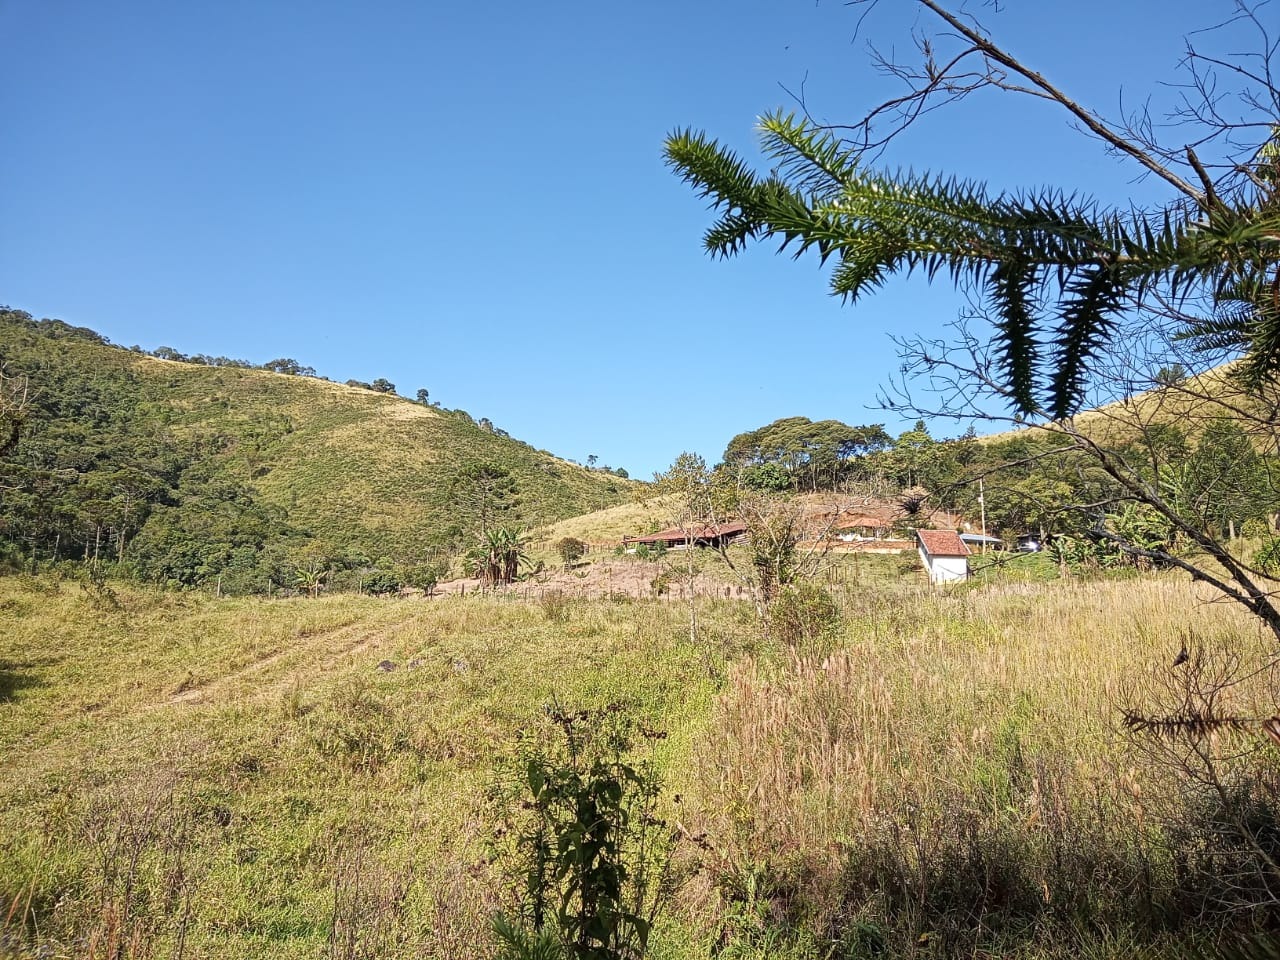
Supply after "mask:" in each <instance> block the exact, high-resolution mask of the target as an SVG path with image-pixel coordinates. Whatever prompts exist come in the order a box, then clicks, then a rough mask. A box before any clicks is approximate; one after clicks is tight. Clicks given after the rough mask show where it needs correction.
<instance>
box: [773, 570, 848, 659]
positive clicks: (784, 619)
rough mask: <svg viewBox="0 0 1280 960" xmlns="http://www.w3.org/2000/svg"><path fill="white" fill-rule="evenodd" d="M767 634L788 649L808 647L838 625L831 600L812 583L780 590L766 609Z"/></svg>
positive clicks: (833, 603)
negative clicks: (767, 618)
mask: <svg viewBox="0 0 1280 960" xmlns="http://www.w3.org/2000/svg"><path fill="white" fill-rule="evenodd" d="M768 617H769V630H770V633H771V634H772V635H773V636H774V637H776V638H778V639H779V640H781V641H782V642H783V643H785V644H787V645H788V646H790V647H799V646H802V645H804V646H812V645H814V644H817V643H819V642H821V641H824V640H826V639H828V638H829V637H830V636H831V635H832V634H834V633H835V631H836V630H837V629H838V628H839V626H840V608H839V607H838V606H837V605H836V601H835V598H834V597H832V596H831V594H830V593H828V592H827V591H826V590H825V589H823V588H822V587H821V586H819V585H818V584H816V583H813V582H812V581H807V580H802V581H800V582H799V583H793V584H789V585H788V586H786V587H784V588H783V589H782V590H781V591H780V592H779V593H778V596H777V599H775V600H774V601H773V603H772V604H771V605H770V607H769V614H768Z"/></svg>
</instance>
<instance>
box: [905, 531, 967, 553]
mask: <svg viewBox="0 0 1280 960" xmlns="http://www.w3.org/2000/svg"><path fill="white" fill-rule="evenodd" d="M916 536H917V537H919V538H920V542H921V543H922V544H923V545H924V551H925V553H927V554H929V555H930V556H932V557H967V556H968V555H969V547H968V545H967V544H966V543H965V542H964V541H963V540H961V539H960V534H958V533H956V532H955V531H954V530H917V531H916Z"/></svg>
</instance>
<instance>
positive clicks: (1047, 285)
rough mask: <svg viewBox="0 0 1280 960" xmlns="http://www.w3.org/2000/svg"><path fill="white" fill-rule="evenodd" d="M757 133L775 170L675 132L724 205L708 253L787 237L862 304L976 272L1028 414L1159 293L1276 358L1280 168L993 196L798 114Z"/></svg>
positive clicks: (1074, 397)
mask: <svg viewBox="0 0 1280 960" xmlns="http://www.w3.org/2000/svg"><path fill="white" fill-rule="evenodd" d="M759 130H760V135H761V141H762V150H763V152H764V154H765V156H766V158H767V159H768V160H769V162H770V164H771V168H770V172H769V173H768V174H757V173H756V172H755V171H753V170H752V169H751V168H750V166H749V165H748V164H747V163H746V162H745V161H744V160H743V159H742V158H740V157H739V156H737V155H736V154H735V153H734V152H733V151H731V150H729V149H727V148H725V147H724V146H722V145H720V144H719V143H718V142H717V141H715V140H714V139H711V138H710V137H708V136H707V135H706V134H704V133H700V132H695V131H692V130H688V129H686V130H682V131H677V132H675V133H673V134H671V135H670V136H669V137H668V138H667V142H666V157H667V162H668V164H669V165H670V166H671V167H673V168H674V169H675V170H676V172H677V173H678V174H679V175H680V177H681V178H682V179H683V180H684V181H685V182H687V183H689V184H690V185H692V186H693V188H694V189H695V190H696V191H697V192H698V194H699V196H702V197H705V198H708V199H709V200H710V201H711V205H712V207H713V208H714V209H716V210H717V211H719V213H720V217H719V219H718V220H717V221H716V222H715V223H714V224H713V225H712V226H711V227H710V228H709V229H708V230H707V232H706V234H705V236H704V244H705V246H706V249H707V250H708V252H710V253H712V254H714V255H717V256H722V257H728V256H732V255H734V254H736V253H738V252H740V251H741V250H743V249H744V248H745V247H746V245H747V244H748V243H750V242H752V241H756V240H765V239H770V238H777V239H780V240H781V241H782V249H788V248H791V249H792V250H793V251H794V255H795V256H797V257H798V256H800V255H802V254H804V253H806V252H808V251H810V250H812V251H814V252H816V253H817V255H818V257H819V259H820V260H821V261H822V262H824V263H825V262H826V261H827V260H829V259H833V258H834V261H835V268H834V270H833V271H832V276H831V289H832V292H833V293H836V294H839V295H841V296H843V297H845V298H847V299H849V300H852V301H856V300H857V299H859V298H860V297H862V296H864V295H866V294H868V293H870V292H872V291H874V290H875V289H876V288H877V287H879V286H881V285H882V284H883V283H884V282H885V281H886V280H887V279H888V278H889V277H890V276H892V275H893V274H896V273H908V274H909V273H912V272H915V271H920V272H922V273H924V274H925V275H926V276H927V277H928V278H930V279H933V278H934V277H935V276H937V275H938V274H945V275H946V276H948V277H949V279H950V280H951V281H952V282H953V283H955V284H957V285H959V284H972V285H973V287H974V288H975V289H977V290H980V291H981V295H982V298H983V300H984V302H985V306H986V307H987V308H988V309H989V312H990V315H991V316H992V317H993V318H994V323H995V331H994V338H993V339H994V346H995V348H996V357H997V361H998V364H999V368H1000V374H1001V379H1002V380H1003V383H1004V387H1005V389H1006V390H1007V395H1008V397H1009V399H1010V401H1011V403H1012V405H1013V406H1014V408H1015V409H1016V410H1018V411H1020V412H1023V413H1033V412H1040V411H1044V412H1047V413H1048V415H1049V416H1051V417H1053V418H1059V417H1063V416H1066V415H1068V414H1070V413H1073V412H1074V411H1075V410H1076V409H1077V408H1078V407H1079V406H1080V404H1081V402H1082V400H1083V399H1084V396H1085V390H1086V386H1087V382H1088V376H1089V372H1090V366H1091V364H1092V362H1093V361H1094V360H1095V359H1096V358H1097V357H1098V355H1099V353H1100V351H1102V350H1103V349H1105V348H1106V347H1107V345H1108V344H1109V343H1110V341H1111V339H1112V336H1113V334H1114V332H1115V328H1116V324H1117V322H1118V320H1119V319H1120V316H1121V314H1122V313H1123V312H1124V311H1125V310H1127V309H1130V308H1131V307H1133V306H1134V305H1135V304H1138V303H1141V302H1142V301H1143V300H1144V299H1145V298H1148V297H1150V296H1152V295H1154V294H1159V295H1161V296H1162V297H1164V298H1165V299H1166V300H1172V301H1173V302H1175V303H1178V304H1183V303H1187V302H1189V301H1191V300H1193V299H1194V298H1197V297H1207V298H1208V300H1209V301H1210V303H1211V305H1212V306H1213V307H1214V308H1215V309H1216V311H1217V313H1216V315H1215V317H1214V319H1213V324H1212V326H1213V329H1211V330H1210V329H1202V328H1200V327H1198V326H1196V321H1195V320H1194V319H1192V320H1190V322H1187V321H1186V320H1185V319H1183V318H1179V321H1178V325H1179V329H1180V330H1181V332H1182V333H1184V334H1191V335H1198V334H1201V333H1212V334H1214V335H1215V336H1216V337H1217V338H1218V339H1219V340H1220V338H1221V336H1222V334H1223V330H1222V329H1220V328H1221V327H1223V326H1224V325H1225V329H1226V331H1227V333H1228V335H1229V336H1230V337H1232V338H1234V340H1233V342H1234V343H1235V344H1236V345H1239V346H1241V347H1242V348H1243V350H1244V352H1245V353H1246V354H1247V356H1248V358H1249V365H1248V370H1249V371H1250V373H1251V374H1252V375H1253V376H1254V377H1255V378H1256V377H1262V376H1267V375H1269V374H1271V373H1273V372H1275V371H1276V370H1277V369H1280V302H1277V300H1276V298H1275V296H1274V288H1275V284H1276V282H1277V272H1276V261H1277V258H1278V257H1280V240H1277V237H1280V205H1278V204H1277V202H1276V196H1275V191H1274V187H1275V179H1274V177H1271V176H1269V175H1268V176H1262V175H1255V176H1254V177H1253V178H1245V179H1244V180H1242V183H1241V186H1240V187H1239V188H1238V189H1237V190H1236V191H1235V193H1234V194H1233V195H1231V196H1221V195H1219V196H1213V197H1211V198H1209V199H1207V200H1205V201H1204V202H1203V203H1201V204H1199V205H1197V204H1194V203H1191V202H1190V201H1189V200H1187V199H1186V198H1181V199H1179V200H1176V201H1174V202H1171V203H1170V204H1168V205H1167V206H1165V207H1162V208H1156V209H1150V210H1114V209H1105V208H1102V207H1100V206H1099V205H1097V204H1096V203H1093V202H1091V201H1089V200H1086V199H1082V198H1080V197H1077V196H1074V195H1071V194H1067V193H1064V192H1063V191H1061V190H1058V189H1054V188H1045V189H1040V190H1034V191H1027V192H1024V193H1001V194H997V195H994V196H993V195H992V194H990V193H989V192H988V191H987V189H986V188H985V187H984V186H983V185H981V184H978V183H974V182H968V181H962V180H958V179H955V178H948V177H945V176H940V175H928V174H924V175H918V174H913V173H900V172H899V173H891V172H886V171H882V170H875V169H871V168H870V167H868V166H867V165H866V164H865V163H864V162H863V159H862V156H861V153H860V151H859V150H857V149H855V148H851V147H849V146H847V145H846V144H845V143H844V142H843V141H842V140H841V139H840V137H839V136H838V135H837V134H836V133H834V132H832V131H831V130H830V129H829V128H826V127H823V126H820V125H818V124H816V123H814V122H813V121H811V120H809V119H807V118H802V117H798V116H796V115H795V114H794V113H783V112H781V111H778V112H774V113H771V114H769V115H767V116H765V117H764V118H763V119H762V120H761V121H760V124H759ZM1276 162H1277V161H1276V159H1275V158H1274V157H1273V156H1271V155H1266V154H1264V155H1261V156H1260V158H1259V162H1258V166H1259V169H1260V170H1261V171H1262V172H1263V173H1265V174H1270V173H1272V172H1273V171H1274V168H1275V165H1276ZM1215 342H1217V341H1216V340H1215Z"/></svg>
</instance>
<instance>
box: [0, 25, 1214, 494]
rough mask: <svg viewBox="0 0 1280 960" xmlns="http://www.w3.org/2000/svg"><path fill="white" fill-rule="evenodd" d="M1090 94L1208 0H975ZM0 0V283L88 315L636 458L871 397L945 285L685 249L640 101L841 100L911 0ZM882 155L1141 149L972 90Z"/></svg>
mask: <svg viewBox="0 0 1280 960" xmlns="http://www.w3.org/2000/svg"><path fill="white" fill-rule="evenodd" d="M969 8H970V9H973V10H974V11H975V12H977V13H978V14H980V15H981V16H982V18H983V20H984V22H985V23H986V24H987V25H988V27H989V28H990V30H991V32H992V33H993V35H994V36H995V37H996V38H997V39H999V40H1001V41H1002V42H1003V43H1004V44H1005V45H1006V46H1007V47H1008V48H1010V49H1011V50H1013V51H1014V52H1015V53H1017V54H1019V55H1021V56H1022V57H1023V58H1024V59H1025V60H1026V61H1027V62H1029V63H1031V64H1033V65H1035V66H1036V67H1037V68H1039V69H1040V70H1042V71H1043V72H1044V73H1046V74H1047V75H1048V76H1049V77H1050V78H1051V79H1053V80H1054V81H1055V82H1057V83H1058V84H1059V85H1060V86H1062V87H1064V88H1066V89H1068V90H1069V91H1070V92H1072V93H1073V94H1074V95H1076V96H1077V97H1078V98H1079V99H1081V100H1082V101H1083V102H1084V103H1086V104H1087V105H1089V106H1093V107H1096V108H1098V109H1100V110H1103V111H1108V112H1115V110H1116V108H1117V106H1118V104H1119V95H1120V91H1121V90H1123V91H1124V92H1125V96H1126V102H1135V101H1136V100H1137V99H1140V98H1142V97H1145V96H1146V95H1147V94H1148V93H1152V92H1154V93H1155V94H1156V96H1157V98H1159V97H1162V96H1167V94H1168V91H1167V90H1162V89H1161V88H1160V87H1159V86H1158V85H1157V81H1159V80H1169V79H1173V78H1174V77H1175V76H1176V74H1175V68H1176V64H1177V60H1178V56H1179V54H1180V52H1181V50H1182V36H1183V35H1184V34H1185V33H1186V32H1187V31H1188V30H1190V29H1193V28H1195V27H1200V26H1205V25H1206V24H1207V23H1209V22H1212V21H1213V20H1214V19H1215V13H1221V14H1222V15H1225V14H1226V12H1227V10H1228V4H1226V3H1219V4H1217V5H1214V4H1192V3H1190V2H1186V0H1162V2H1151V0H1123V2H1119V3H1117V2H1115V0H1111V2H1108V3H1103V2H1098V0H1078V2H1072V3H1066V2H1059V0H1053V2H1050V0H1015V2H1011V3H1005V4H1002V5H1001V10H1000V12H998V13H996V12H992V9H991V8H990V7H989V6H987V5H984V4H973V3H971V4H969ZM858 14H859V11H858V10H857V9H854V8H850V7H849V6H846V5H845V4H843V3H839V2H827V0H822V2H819V3H814V2H812V0H807V2H800V0H772V2H766V0H734V2H730V0H686V2H681V3H676V2H667V0H654V2H649V3H643V4H639V3H635V4H626V5H621V4H608V3H599V2H594V3H586V2H577V0H574V2H557V0H552V2H549V3H543V4H526V3H514V2H505V0H502V2H494V3H489V4H468V3H455V4H442V3H432V2H412V3H411V2H390V0H371V2H368V3H360V4H356V3H352V2H347V3H326V2H314V0H308V2H301V0H299V2H284V0H274V2H265V3H262V2H247V0H242V2H226V3H207V4H190V3H172V2H150V3H148V2H133V0H121V2H116V3H110V4H104V3H97V2H63V0H42V2H37V0H27V2H22V0H0V36H3V37H5V39H6V69H5V82H4V83H3V84H0V136H2V138H3V141H4V143H5V148H4V150H3V151H0V218H2V222H3V223H4V230H3V232H2V233H0V303H8V304H9V305H11V306H14V307H18V308H21V309H25V310H28V311H29V312H31V313H33V314H35V315H36V316H41V317H44V316H48V317H60V318H62V319H64V320H67V321H68V322H71V323H75V324H80V325H84V326H89V327H92V328H94V329H96V330H98V331H99V332H101V333H103V334H105V335H106V336H108V337H110V338H111V339H112V340H113V341H114V342H116V343H120V344H124V345H131V344H140V345H142V346H144V347H146V348H148V349H152V348H155V347H157V346H161V345H168V346H172V347H175V348H176V349H178V350H181V351H183V352H185V353H207V354H214V355H217V354H224V355H227V356H232V357H241V358H244V359H248V360H252V361H254V362H263V361H266V360H270V359H272V358H275V357H281V356H288V357H293V358H296V359H297V360H299V361H301V362H302V363H304V364H309V365H311V366H314V367H315V368H316V369H317V370H318V371H319V372H320V373H321V374H323V375H325V376H328V377H330V378H332V379H335V380H345V379H348V378H352V377H354V378H357V379H361V380H372V379H375V378H377V377H386V378H387V379H389V380H391V381H392V382H393V383H395V384H396V385H397V387H398V389H399V392H400V393H402V394H405V395H407V396H413V394H414V392H415V391H416V390H417V389H418V388H419V387H426V388H427V389H428V390H429V391H430V393H431V397H432V399H433V400H439V401H440V402H442V403H443V404H444V405H445V406H448V407H462V408H464V409H466V410H468V411H469V412H470V413H471V414H472V415H473V416H476V417H477V418H478V417H482V416H483V417H488V418H490V419H491V420H493V422H494V423H495V424H496V425H497V426H499V427H502V428H504V429H506V430H508V431H510V432H511V433H512V434H513V435H514V436H517V437H519V438H521V439H524V440H527V441H528V442H530V443H532V444H534V445H535V446H538V447H545V448H547V449H550V450H552V451H553V452H555V453H557V454H560V455H562V456H567V457H571V458H574V459H578V460H585V459H586V457H587V456H588V455H590V454H595V455H597V456H598V457H599V458H600V460H601V462H602V463H607V464H611V465H613V466H622V467H626V468H627V469H628V470H630V471H631V472H632V474H633V475H636V476H648V475H649V474H651V473H652V472H653V471H655V470H659V469H662V468H663V467H665V466H666V465H667V464H669V463H670V462H671V461H672V460H673V459H674V458H675V456H676V455H677V454H678V453H680V452H681V451H682V450H695V451H697V452H700V453H702V454H704V455H705V456H706V457H707V458H708V459H709V460H711V461H714V460H716V459H717V458H718V456H719V454H720V453H721V452H722V451H723V449H724V446H725V444H726V443H727V442H728V440H729V439H730V437H732V436H733V435H734V434H735V433H738V432H740V431H743V430H747V429H752V428H755V427H757V426H760V425H762V424H764V423H767V422H769V421H771V420H774V419H776V418H778V417H784V416H797V415H803V416H808V417H811V418H813V419H815V420H817V419H823V418H827V417H835V418H838V419H842V420H845V421H848V422H851V423H869V422H881V421H887V422H888V425H889V428H890V430H899V429H902V424H901V423H899V422H898V421H896V420H895V419H894V418H892V417H891V416H889V415H886V414H885V413H883V412H882V411H877V410H874V409H868V408H869V407H873V406H874V403H875V396H876V392H877V387H878V385H880V384H881V383H883V382H884V380H885V379H886V377H887V375H888V374H889V373H891V372H892V371H893V369H894V368H895V366H896V361H895V358H894V351H893V345H892V343H891V342H890V341H889V339H888V337H889V334H891V333H898V334H907V333H912V332H923V333H928V332H931V331H939V330H941V328H942V326H943V325H944V324H945V323H947V322H949V321H950V320H952V319H954V317H955V314H956V310H957V307H958V306H959V300H958V298H957V297H956V296H955V295H954V294H953V293H952V292H951V291H950V290H947V289H945V288H944V287H935V288H929V287H928V286H927V285H925V284H924V283H923V282H922V281H917V280H914V279H913V280H912V281H910V282H897V283H893V284H891V285H890V286H889V287H888V288H887V289H886V290H885V291H883V292H882V293H880V294H879V295H877V296H876V297H874V298H873V299H870V300H867V301H866V302H865V303H860V304H858V305H857V306H856V307H849V306H842V305H841V303H840V302H839V301H838V300H835V299H832V298H831V297H830V296H828V295H827V292H826V278H825V276H824V274H823V273H822V271H821V270H820V269H819V267H818V265H817V263H816V261H813V260H802V261H799V262H794V261H792V260H791V259H790V258H789V257H787V256H783V257H778V256H775V255H774V253H773V252H772V248H767V249H766V248H761V249H757V250H753V251H751V252H750V253H748V254H747V255H745V256H742V257H740V258H738V259H736V260H733V261H729V262H716V261H712V260H710V259H709V258H708V257H707V256H706V255H705V254H704V253H703V252H702V249H701V243H700V237H701V232H702V230H703V229H704V228H705V227H706V225H707V224H708V222H709V217H708V214H707V213H706V210H705V207H704V204H703V203H702V202H701V201H699V200H697V199H696V198H695V197H694V196H693V195H692V193H691V191H690V190H689V189H688V188H687V187H685V186H683V185H682V184H681V183H680V182H679V181H678V180H677V179H676V178H675V177H674V176H673V175H672V174H671V173H670V172H669V171H668V170H667V169H666V168H665V167H664V166H663V163H662V157H661V146H662V141H663V137H664V135H665V134H666V133H668V132H669V131H671V130H673V129H675V128H677V127H684V126H693V127H698V128H703V129H706V130H707V131H709V132H710V133H712V134H714V135H715V136H717V137H719V138H721V139H722V140H723V141H725V142H727V143H730V144H733V145H735V146H736V147H738V148H739V149H740V150H741V151H742V152H744V153H745V154H747V155H754V142H755V141H754V135H753V132H752V125H753V123H754V121H755V118H756V117H757V116H758V115H759V114H761V113H763V112H766V111H768V110H771V109H773V108H775V107H777V106H782V105H786V104H788V103H789V102H790V101H789V98H788V95H787V93H786V92H785V91H784V90H783V87H786V88H790V89H793V90H798V89H799V88H800V87H801V85H802V84H803V85H804V89H805V91H806V95H807V98H808V102H809V105H810V107H811V109H812V110H813V111H814V112H815V113H816V114H818V115H819V116H822V117H825V118H828V119H831V120H832V121H837V122H838V121H841V120H846V119H849V118H852V117H854V116H856V115H858V114H859V113H860V111H861V110H862V109H864V108H866V107H867V106H869V105H871V104H873V103H874V102H877V101H878V100H879V99H881V98H883V97H884V96H886V95H888V94H889V93H891V92H893V90H894V89H895V88H893V87H890V86H887V85H886V84H885V81H884V80H883V79H882V78H879V77H877V76H876V75H875V74H874V73H873V72H872V71H871V70H870V69H869V67H868V63H867V61H868V58H867V54H866V48H865V40H866V39H873V40H875V41H876V42H877V43H879V44H880V45H882V46H883V47H885V48H891V47H896V48H897V49H898V50H902V51H904V52H909V50H908V48H909V45H910V39H909V38H910V31H911V29H912V28H913V26H915V27H922V26H932V24H931V21H930V20H929V19H928V17H927V15H926V14H924V13H921V12H917V11H916V10H915V9H914V4H910V3H908V2H906V0H892V2H888V0H886V2H882V3H881V4H880V6H879V7H878V8H877V9H876V10H874V11H873V12H872V14H871V16H870V17H869V18H868V19H867V21H866V22H865V23H864V24H863V28H862V29H863V32H862V35H861V36H860V37H858V38H856V39H855V36H854V31H855V25H856V22H857V17H858ZM888 162H889V163H891V164H894V165H901V166H910V167H913V168H915V169H917V170H921V169H931V170H943V171H948V172H954V173H957V174H959V175H962V176H967V177H976V178H981V179H984V180H988V181H989V182H991V183H992V184H993V185H995V186H1010V187H1016V186H1024V187H1028V186H1036V185H1039V184H1044V183H1052V184H1058V185H1061V186H1064V187H1067V188H1071V189H1079V190H1083V191H1085V192H1087V193H1091V194H1094V195H1096V196H1098V197H1099V198H1100V199H1102V200H1104V201H1108V202H1126V201H1127V200H1129V199H1136V200H1138V201H1139V202H1141V201H1147V200H1152V199H1159V198H1160V197H1161V196H1163V192H1162V190H1161V189H1160V187H1159V185H1158V184H1153V183H1150V182H1137V181H1135V177H1136V173H1137V171H1136V170H1135V169H1134V168H1133V167H1132V166H1128V165H1125V164H1123V163H1121V162H1119V161H1117V160H1115V159H1113V158H1110V157H1107V156H1106V155H1105V154H1104V153H1103V152H1102V150H1101V148H1100V147H1099V146H1098V145H1097V144H1096V143H1093V142H1091V141H1089V140H1087V139H1085V138H1083V137H1082V136H1080V135H1079V134H1078V133H1075V132H1073V131H1072V130H1071V129H1070V127H1069V126H1068V124H1067V122H1066V119H1065V117H1064V116H1063V115H1062V114H1061V113H1060V112H1057V111H1055V110H1054V109H1053V108H1051V107H1049V106H1046V105H1042V104H1037V103H1033V102H1030V101H1027V102H1017V101H1016V100H1014V99H1011V98H1008V97H1000V96H983V97H980V98H975V99H974V100H972V101H970V102H968V103H966V104H964V105H962V106H960V107H958V108H956V109H953V110H949V111H945V112H940V113H936V114H934V115H933V116H932V117H931V118H929V119H928V120H927V121H926V122H925V123H923V124H922V125H921V126H920V127H919V128H917V129H916V130H914V131H912V133H911V134H910V135H909V136H907V137H905V138H903V140H902V141H901V142H900V143H898V144H897V145H896V146H895V148H894V150H893V153H892V154H891V155H890V156H889V158H888Z"/></svg>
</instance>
